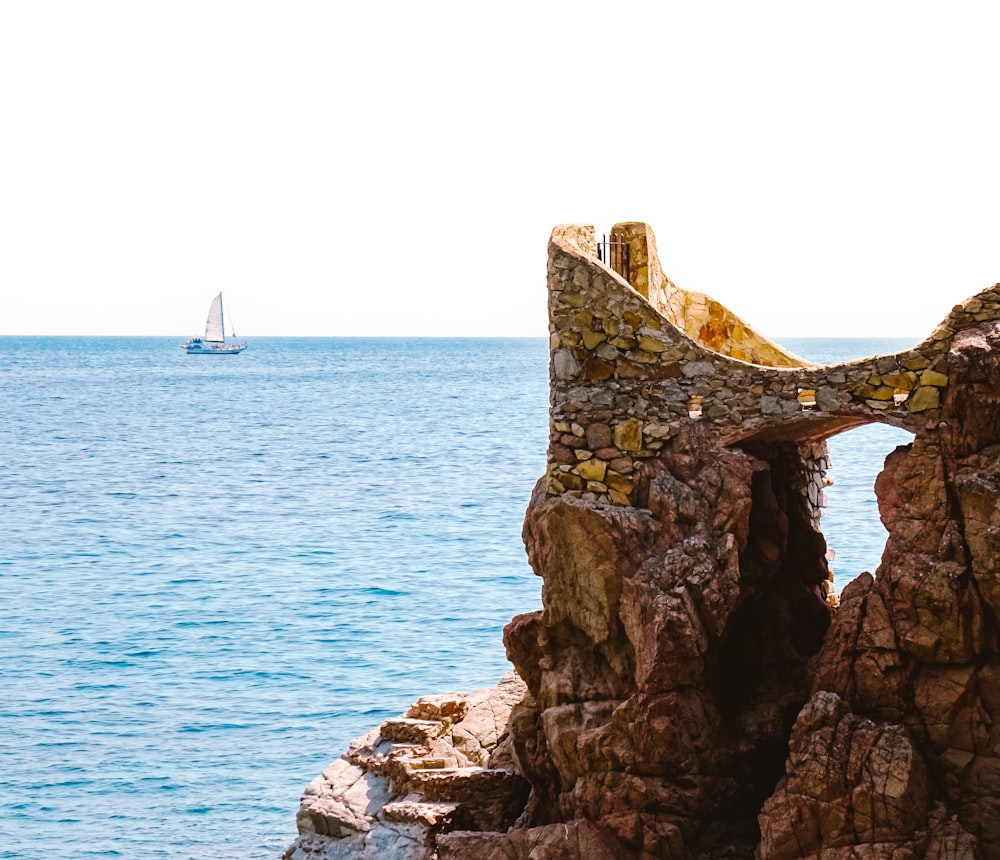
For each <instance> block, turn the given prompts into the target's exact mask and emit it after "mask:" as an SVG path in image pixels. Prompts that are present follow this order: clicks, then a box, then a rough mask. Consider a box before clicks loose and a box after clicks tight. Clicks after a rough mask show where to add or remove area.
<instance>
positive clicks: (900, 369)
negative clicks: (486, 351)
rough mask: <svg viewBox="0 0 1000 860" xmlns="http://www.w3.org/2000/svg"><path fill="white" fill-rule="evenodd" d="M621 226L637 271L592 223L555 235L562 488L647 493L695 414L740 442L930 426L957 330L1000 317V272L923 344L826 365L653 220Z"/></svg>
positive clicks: (556, 442) (555, 406)
mask: <svg viewBox="0 0 1000 860" xmlns="http://www.w3.org/2000/svg"><path fill="white" fill-rule="evenodd" d="M612 236H613V237H615V238H617V239H618V240H620V241H626V242H628V243H629V246H630V248H631V250H632V259H633V266H632V272H631V273H630V276H631V279H632V281H635V283H634V284H633V283H629V282H627V281H626V280H625V279H624V277H622V275H620V274H619V273H618V272H616V271H614V270H613V269H611V268H610V267H609V266H608V265H606V264H605V263H603V262H601V261H600V260H599V259H598V258H597V254H596V243H595V237H594V229H593V228H592V227H589V226H581V225H564V226H561V227H557V228H555V229H554V230H553V231H552V236H551V239H550V242H549V261H548V285H549V327H550V347H551V362H550V384H551V425H550V433H551V435H550V446H549V456H548V492H549V493H550V494H553V495H559V494H567V495H570V496H575V497H580V498H584V499H588V500H592V501H601V502H608V503H611V504H616V505H636V504H638V505H642V504H643V502H644V488H643V475H642V466H643V463H645V462H647V461H648V460H650V459H651V458H652V457H654V456H655V455H656V452H657V451H658V450H659V449H661V448H662V447H663V445H664V443H665V441H666V440H667V439H669V438H671V437H672V436H674V435H675V434H676V433H677V432H678V431H679V430H680V429H681V428H684V427H690V426H691V425H692V424H697V425H698V426H699V427H700V428H703V432H711V433H713V434H717V435H718V437H719V438H720V440H721V441H722V442H723V444H727V445H732V444H737V443H741V442H744V441H746V440H750V439H753V440H762V441H798V442H806V441H815V442H821V441H822V440H824V439H826V438H828V437H829V436H831V435H833V434H835V433H838V432H840V431H842V430H846V429H848V428H850V427H855V426H858V425H861V424H867V423H871V422H881V423H885V424H891V425H893V426H896V427H901V428H904V429H906V430H910V431H911V432H917V431H918V430H919V429H920V428H921V427H924V426H931V425H933V424H935V423H936V422H937V421H938V417H939V408H940V405H941V402H942V398H943V396H944V391H945V389H946V388H947V386H948V363H947V353H948V351H949V349H950V348H951V346H952V341H953V339H954V337H955V335H956V334H957V333H958V332H961V331H963V330H964V329H967V328H970V327H972V326H976V325H979V324H980V323H982V322H983V321H987V320H996V319H1000V285H997V286H994V287H991V288H990V289H987V290H985V291H983V292H982V293H980V294H979V295H977V296H974V297H973V298H970V299H968V300H967V301H966V302H964V303H963V304H962V305H960V306H958V307H956V308H955V309H954V310H953V311H952V313H951V314H950V315H949V316H948V318H947V319H946V320H945V321H944V322H943V323H942V324H941V325H940V326H939V327H938V328H937V329H936V330H935V331H934V332H933V333H932V334H931V335H930V336H929V337H928V338H926V339H925V340H924V341H923V342H921V343H920V344H918V345H916V346H914V347H913V348H912V349H908V350H904V351H902V352H899V353H895V354H891V355H882V356H873V357H871V358H866V359H860V360H857V361H851V362H846V363H843V364H836V365H817V364H813V363H810V362H807V361H805V360H804V359H801V358H798V357H797V356H794V355H792V354H791V353H788V352H787V351H785V350H783V349H782V348H781V347H780V346H778V345H777V344H774V343H773V342H772V341H770V340H768V339H767V338H764V337H763V336H761V335H759V334H757V333H756V332H754V331H753V329H752V328H751V327H750V326H749V325H747V324H746V323H745V322H743V321H742V320H740V319H739V318H738V317H736V316H735V315H734V314H732V313H731V312H730V311H728V310H727V309H725V308H724V307H723V306H722V305H720V304H719V303H717V302H714V301H713V300H711V299H709V298H708V297H706V296H704V295H702V294H697V293H689V292H686V291H684V290H682V289H680V288H679V287H677V286H676V285H674V284H673V283H672V282H671V281H669V279H667V278H666V276H665V275H664V274H663V272H662V270H661V267H660V263H659V259H658V257H657V254H656V245H655V239H654V237H653V234H652V230H651V229H650V228H649V227H648V226H647V225H645V224H640V223H636V222H629V223H624V224H618V225H615V227H614V228H613V230H612Z"/></svg>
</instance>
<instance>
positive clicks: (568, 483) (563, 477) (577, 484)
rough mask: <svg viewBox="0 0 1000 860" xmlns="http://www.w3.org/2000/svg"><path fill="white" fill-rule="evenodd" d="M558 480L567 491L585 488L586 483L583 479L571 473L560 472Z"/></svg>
mask: <svg viewBox="0 0 1000 860" xmlns="http://www.w3.org/2000/svg"><path fill="white" fill-rule="evenodd" d="M588 462H589V461H588ZM558 480H559V483H560V484H562V485H563V486H564V487H565V488H566V489H567V490H582V489H583V488H584V487H585V486H587V482H586V481H584V480H583V478H581V477H580V476H579V475H574V474H573V473H572V472H560V473H559V479H558Z"/></svg>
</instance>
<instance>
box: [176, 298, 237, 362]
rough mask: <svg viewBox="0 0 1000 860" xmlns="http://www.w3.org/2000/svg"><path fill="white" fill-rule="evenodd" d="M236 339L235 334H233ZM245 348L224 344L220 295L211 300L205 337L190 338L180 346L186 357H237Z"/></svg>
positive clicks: (235, 344) (224, 335) (224, 336)
mask: <svg viewBox="0 0 1000 860" xmlns="http://www.w3.org/2000/svg"><path fill="white" fill-rule="evenodd" d="M233 337H234V338H235V337H236V334H235V333H234V334H233ZM246 348H247V345H246V344H245V343H234V342H233V341H230V342H229V343H226V331H225V326H224V325H223V317H222V293H219V295H217V296H216V297H215V298H214V299H212V305H211V307H209V309H208V319H207V320H206V321H205V336H204V337H190V338H188V339H187V342H186V343H182V344H181V349H183V350H184V351H185V352H186V353H187V354H188V355H238V354H239V353H241V352H243V350H245V349H246Z"/></svg>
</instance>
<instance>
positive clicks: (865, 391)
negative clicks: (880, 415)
mask: <svg viewBox="0 0 1000 860" xmlns="http://www.w3.org/2000/svg"><path fill="white" fill-rule="evenodd" d="M851 391H852V393H854V394H856V395H857V396H858V397H863V398H865V399H866V400H867V399H868V398H869V397H871V396H872V395H873V394H874V393H875V386H874V385H869V384H868V383H867V382H865V383H862V384H861V385H855V386H854V388H852V389H851Z"/></svg>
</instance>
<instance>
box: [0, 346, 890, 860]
mask: <svg viewBox="0 0 1000 860" xmlns="http://www.w3.org/2000/svg"><path fill="white" fill-rule="evenodd" d="M785 343H786V345H788V346H789V347H790V348H792V349H793V350H794V351H796V352H798V353H799V354H801V355H803V356H805V357H808V358H813V359H815V360H828V361H833V360H840V359H843V358H850V357H860V356H862V355H868V354H872V353H875V352H883V351H889V350H894V349H898V348H902V347H905V346H907V345H908V343H907V342H903V341H899V342H887V341H829V342H826V341H816V340H810V341H791V340H788V341H785ZM177 344H178V339H175V338H138V339H121V338H17V337H2V338H0V442H2V451H3V457H2V460H0V691H2V695H0V858H18V860H22V858H23V860H27V858H36V857H40V856H59V857H62V858H65V860H76V858H96V857H124V858H137V857H142V858H197V860H203V858H204V860H208V858H212V860H219V858H239V860H256V858H275V857H277V856H280V853H281V851H282V849H283V848H284V847H285V846H286V845H287V844H288V843H289V842H290V841H291V840H292V838H293V837H294V816H295V811H296V809H297V806H298V798H299V795H300V794H301V792H302V790H303V788H304V787H305V785H306V784H307V783H308V782H309V781H310V780H311V779H312V778H313V777H314V776H315V775H317V774H318V773H319V772H320V771H321V770H322V769H323V768H324V767H326V765H327V764H328V763H329V762H330V761H332V760H333V759H334V758H336V757H337V756H338V755H339V754H340V752H341V751H343V749H344V748H345V747H346V745H347V742H348V741H349V740H350V739H351V738H352V737H355V736H357V735H359V734H362V733H363V732H364V731H366V730H367V729H368V728H370V727H372V726H375V725H377V724H378V723H379V722H380V721H381V720H383V719H384V718H386V717H388V716H392V715H394V714H397V713H399V712H400V711H402V710H404V709H405V708H406V707H407V706H408V704H409V703H410V702H411V701H412V700H413V699H415V698H416V697H417V696H419V695H423V694H428V693H435V692H442V691H445V690H468V689H473V688H475V687H480V686H487V685H492V684H493V683H494V682H495V681H496V679H497V678H498V677H499V676H500V675H501V674H502V673H503V672H504V671H506V669H507V668H508V666H507V663H506V660H505V657H504V653H503V646H502V642H501V631H502V628H503V626H504V625H505V624H506V623H507V621H509V620H510V618H511V617H512V616H513V615H515V614H518V613H520V612H527V611H531V610H533V609H535V608H537V607H538V606H539V602H540V601H539V590H540V581H539V580H538V579H537V578H536V577H534V576H533V574H532V573H531V571H530V569H529V567H528V565H527V562H526V559H525V556H524V551H523V547H522V544H521V540H520V529H521V521H522V518H523V513H524V508H525V505H526V504H527V501H528V497H529V494H530V492H531V489H532V487H533V485H534V483H535V481H536V480H537V479H538V477H539V476H540V475H541V474H542V472H543V471H544V460H545V445H546V438H547V409H548V388H547V361H548V353H547V344H546V342H545V341H544V340H541V339H538V340H533V339H528V340H518V339H513V340H503V339H496V340H469V339H392V340H384V339H321V338H319V339H287V338H259V339H253V340H252V342H251V344H250V349H249V350H248V351H247V352H246V353H244V354H242V355H240V356H225V357H202V356H197V357H196V356H185V355H184V354H183V353H182V352H181V350H180V349H178V348H177ZM905 437H906V434H905V433H901V431H893V430H889V429H887V428H859V429H857V430H853V431H851V432H849V433H847V434H844V435H843V436H841V437H836V438H835V439H834V440H831V449H832V451H833V459H834V471H833V474H834V477H835V478H836V480H837V483H836V484H835V485H834V487H832V488H831V489H830V492H829V495H830V508H829V510H828V515H827V518H826V519H825V520H824V530H825V532H826V533H827V536H828V539H829V542H830V543H831V545H832V546H834V547H835V548H836V549H837V551H838V560H837V562H836V563H835V564H834V567H835V568H837V570H838V584H840V585H842V584H843V583H844V582H846V581H847V580H849V579H850V578H853V576H855V575H856V574H857V573H858V572H860V571H861V570H862V569H871V570H874V567H875V565H877V563H878V557H879V555H880V553H881V549H882V545H883V543H884V532H883V531H882V530H881V526H880V524H879V522H878V517H877V512H876V510H875V506H874V497H873V496H872V494H871V483H872V481H873V479H874V475H875V474H876V473H877V471H878V469H879V468H880V466H881V462H882V459H883V458H884V456H885V454H886V453H888V451H889V450H891V449H892V447H894V445H896V444H899V443H900V442H904V441H906V439H905Z"/></svg>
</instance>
